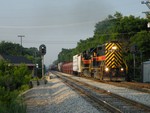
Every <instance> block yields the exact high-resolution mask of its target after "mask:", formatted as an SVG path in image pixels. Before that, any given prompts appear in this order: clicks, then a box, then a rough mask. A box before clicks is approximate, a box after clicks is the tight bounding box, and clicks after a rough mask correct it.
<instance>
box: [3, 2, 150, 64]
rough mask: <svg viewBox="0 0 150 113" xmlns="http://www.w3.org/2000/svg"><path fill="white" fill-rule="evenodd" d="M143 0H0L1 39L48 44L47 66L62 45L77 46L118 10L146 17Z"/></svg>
mask: <svg viewBox="0 0 150 113" xmlns="http://www.w3.org/2000/svg"><path fill="white" fill-rule="evenodd" d="M147 10H149V9H148V8H147V7H146V5H143V4H141V0H0V41H3V40H4V41H9V42H14V43H19V44H20V43H21V42H20V38H19V37H18V35H24V36H25V37H24V38H23V41H22V44H23V46H24V47H27V48H29V47H37V48H39V46H40V45H41V44H45V45H46V47H47V54H46V55H45V64H46V65H47V66H48V65H49V64H51V63H52V62H53V61H54V60H56V59H57V55H58V53H59V52H60V51H61V49H62V48H75V47H76V45H77V42H79V40H80V39H86V38H89V37H92V36H93V31H94V29H95V28H94V26H95V24H96V23H97V22H99V21H101V20H103V19H105V18H106V17H107V16H108V15H109V14H111V15H113V14H114V13H115V12H116V11H118V12H121V13H122V14H123V15H124V16H125V15H127V16H128V15H134V16H136V17H138V16H140V17H145V14H143V13H142V12H143V11H147Z"/></svg>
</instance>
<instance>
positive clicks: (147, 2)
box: [141, 0, 150, 28]
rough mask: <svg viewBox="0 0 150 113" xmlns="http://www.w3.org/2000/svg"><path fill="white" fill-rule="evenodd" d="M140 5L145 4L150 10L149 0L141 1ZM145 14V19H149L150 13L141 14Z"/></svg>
mask: <svg viewBox="0 0 150 113" xmlns="http://www.w3.org/2000/svg"><path fill="white" fill-rule="evenodd" d="M141 4H146V6H147V7H148V8H149V9H150V0H147V1H142V2H141ZM143 13H145V14H146V17H147V18H148V19H150V11H145V12H143ZM147 27H148V28H150V22H148V23H147Z"/></svg>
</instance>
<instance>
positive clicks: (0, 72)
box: [0, 41, 42, 113]
mask: <svg viewBox="0 0 150 113" xmlns="http://www.w3.org/2000/svg"><path fill="white" fill-rule="evenodd" d="M0 54H5V55H12V56H24V57H26V58H27V59H29V60H31V61H32V62H33V63H37V64H39V67H41V57H40V53H39V51H38V49H37V48H34V47H31V48H24V47H22V46H21V45H19V44H16V43H12V42H5V41H2V42H0ZM37 73H38V75H39V77H41V75H42V74H41V70H38V72H37ZM31 77H32V71H31V70H29V69H28V67H27V66H26V65H25V64H21V65H20V66H11V65H10V62H9V61H6V60H0V113H26V105H25V104H24V102H23V100H22V98H21V97H20V96H18V95H19V94H20V93H21V92H23V91H25V90H27V89H29V88H30V86H29V82H30V80H31Z"/></svg>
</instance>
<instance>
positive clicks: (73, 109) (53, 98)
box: [24, 78, 104, 113]
mask: <svg viewBox="0 0 150 113" xmlns="http://www.w3.org/2000/svg"><path fill="white" fill-rule="evenodd" d="M24 96H25V102H26V103H27V113H103V112H104V111H98V110H97V109H96V108H94V107H93V106H92V105H91V104H90V103H88V102H87V101H86V100H85V99H83V98H82V97H81V96H79V95H78V94H77V93H76V92H74V91H73V90H72V89H70V88H69V87H68V86H66V85H65V84H64V83H63V82H62V81H61V80H59V79H57V78H53V79H51V80H49V81H48V84H46V85H44V84H43V85H40V86H36V87H34V88H32V89H31V90H29V91H27V92H26V93H25V94H24Z"/></svg>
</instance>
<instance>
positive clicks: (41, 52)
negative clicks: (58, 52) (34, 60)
mask: <svg viewBox="0 0 150 113" xmlns="http://www.w3.org/2000/svg"><path fill="white" fill-rule="evenodd" d="M39 50H40V54H41V55H45V54H46V46H45V45H44V44H42V45H40V47H39Z"/></svg>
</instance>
